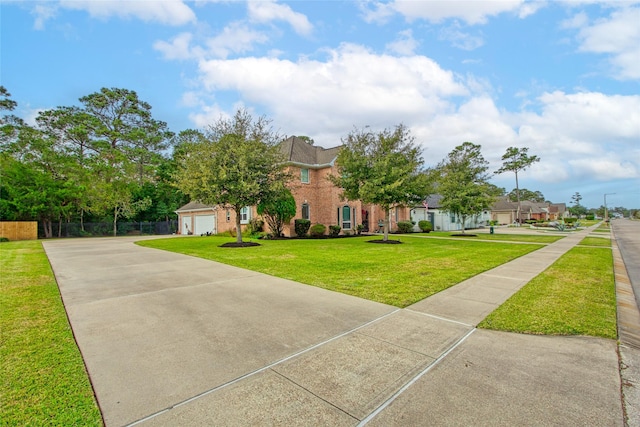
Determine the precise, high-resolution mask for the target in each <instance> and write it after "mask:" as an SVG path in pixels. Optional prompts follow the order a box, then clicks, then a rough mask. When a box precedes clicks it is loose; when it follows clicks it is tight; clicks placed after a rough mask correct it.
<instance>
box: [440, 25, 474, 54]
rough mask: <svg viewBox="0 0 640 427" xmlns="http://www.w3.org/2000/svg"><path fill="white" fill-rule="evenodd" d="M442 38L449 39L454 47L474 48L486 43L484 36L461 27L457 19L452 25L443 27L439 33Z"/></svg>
mask: <svg viewBox="0 0 640 427" xmlns="http://www.w3.org/2000/svg"><path fill="white" fill-rule="evenodd" d="M438 38H439V39H440V40H447V41H449V42H451V45H452V46H453V47H457V48H458V49H462V50H474V49H477V48H479V47H480V46H482V45H483V44H484V39H483V37H482V36H478V35H472V34H470V33H468V32H464V31H462V29H461V26H460V24H459V23H458V21H455V22H454V23H453V24H452V25H449V26H446V27H443V28H442V29H441V30H440V34H439V35H438Z"/></svg>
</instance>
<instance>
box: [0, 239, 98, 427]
mask: <svg viewBox="0 0 640 427" xmlns="http://www.w3.org/2000/svg"><path fill="white" fill-rule="evenodd" d="M0 272H1V274H0V307H2V309H1V310H0V336H1V339H0V342H1V344H0V359H1V360H2V367H1V368H0V372H1V373H2V381H1V385H0V399H1V401H2V405H1V406H0V425H3V426H43V425H51V426H100V425H102V418H101V416H100V411H99V410H98V406H97V404H96V402H95V399H94V396H93V390H92V388H91V384H90V383H89V378H88V376H87V373H86V371H85V367H84V363H83V361H82V357H81V355H80V352H79V350H78V348H77V346H76V343H75V341H74V339H73V335H72V332H71V328H70V327H69V323H68V321H67V317H66V313H65V310H64V307H63V305H62V301H61V299H60V293H59V291H58V287H57V285H56V282H55V279H54V277H53V274H52V272H51V267H50V266H49V261H48V260H47V257H46V255H45V253H44V251H43V249H42V245H41V243H40V242H38V241H28V242H8V243H7V242H5V243H0Z"/></svg>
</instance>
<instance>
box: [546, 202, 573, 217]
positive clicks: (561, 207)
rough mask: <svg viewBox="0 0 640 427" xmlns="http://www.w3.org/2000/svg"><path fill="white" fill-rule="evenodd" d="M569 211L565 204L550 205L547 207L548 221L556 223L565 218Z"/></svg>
mask: <svg viewBox="0 0 640 427" xmlns="http://www.w3.org/2000/svg"><path fill="white" fill-rule="evenodd" d="M568 216H569V211H568V210H567V205H566V204H565V203H551V204H550V205H549V221H557V220H562V219H564V218H567V217H568Z"/></svg>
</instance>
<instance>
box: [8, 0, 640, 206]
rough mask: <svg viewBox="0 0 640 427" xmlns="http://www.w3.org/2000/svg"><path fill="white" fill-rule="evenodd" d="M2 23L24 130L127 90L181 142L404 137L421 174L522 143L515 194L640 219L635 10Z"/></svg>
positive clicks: (338, 9)
mask: <svg viewBox="0 0 640 427" xmlns="http://www.w3.org/2000/svg"><path fill="white" fill-rule="evenodd" d="M0 14H1V16H0V19H1V23H0V24H1V46H0V49H1V51H0V61H1V62H0V84H2V85H4V86H5V87H6V88H7V89H8V90H9V92H10V93H11V94H12V97H13V99H14V100H15V101H17V102H18V104H19V105H18V109H17V110H16V111H15V113H16V114H17V115H19V116H21V117H23V118H25V119H26V120H28V121H32V120H33V119H34V118H35V116H36V115H37V113H38V112H39V111H42V110H46V109H49V108H54V107H56V106H70V105H77V104H78V98H80V97H82V96H84V95H88V94H90V93H93V92H97V91H98V90H100V88H102V87H119V88H126V89H130V90H135V91H136V92H137V93H138V95H139V97H140V98H141V99H142V100H144V101H147V102H149V103H150V104H151V105H152V107H153V113H154V117H155V118H157V119H159V120H163V121H165V122H167V123H168V125H169V127H170V128H171V130H173V131H174V132H179V131H181V130H183V129H187V128H203V127H206V126H207V124H210V123H213V122H214V121H215V120H217V119H218V118H220V117H221V116H227V115H230V114H233V112H234V111H235V110H236V109H237V108H239V107H245V108H248V109H249V110H251V111H252V112H253V113H254V114H255V115H266V116H267V117H269V118H271V119H272V120H273V126H274V128H275V129H276V130H278V131H279V132H280V133H281V134H283V135H307V136H310V137H311V138H313V139H314V140H315V141H316V144H318V145H322V146H325V147H331V146H336V145H338V144H340V141H341V138H343V137H345V136H346V135H347V134H348V133H349V132H350V131H352V130H353V129H354V127H357V128H361V127H364V126H370V127H371V128H372V129H379V130H381V129H384V128H388V127H393V126H395V125H397V124H399V123H404V124H405V125H407V126H408V127H409V128H410V129H411V132H412V135H413V136H414V137H415V138H416V143H417V144H420V145H421V147H422V148H423V153H424V154H423V156H424V159H425V164H426V165H427V166H435V165H436V164H437V163H438V162H440V161H441V160H442V159H444V158H445V157H446V155H447V154H448V153H449V152H450V151H451V150H453V149H454V148H455V146H457V145H459V144H461V143H462V142H465V141H471V142H473V143H475V144H480V145H481V146H482V153H483V155H484V157H485V158H486V159H487V160H488V161H489V162H490V164H491V170H492V171H493V170H496V169H498V168H499V167H500V165H501V160H500V158H501V156H502V154H503V153H504V152H505V150H506V148H507V147H510V146H516V147H529V153H530V154H536V155H538V156H539V157H540V158H541V161H540V162H539V163H537V164H535V165H534V166H532V167H531V168H530V169H528V170H527V171H525V172H523V173H521V174H520V175H519V179H520V187H521V188H527V189H530V190H538V191H541V192H542V193H543V194H544V195H545V197H546V198H547V199H548V200H551V201H553V202H565V203H567V204H570V203H571V196H572V195H573V194H575V193H576V192H579V193H580V194H581V195H582V197H583V199H582V204H583V205H585V206H587V207H598V206H600V205H602V204H603V203H604V194H608V196H607V204H608V206H609V207H613V206H625V207H627V208H640V25H638V22H640V2H630V1H610V2H596V1H570V2H561V1H548V2H547V1H520V0H501V1H473V0H470V1H289V2H285V1H267V0H261V1H248V2H245V1H242V2H241V1H208V0H199V1H180V0H165V1H155V0H148V1H135V0H134V1H115V0H111V1H109V0H107V1H89V0H81V1H68V0H62V1H52V0H50V1H42V2H40V1H32V0H30V1H7V0H2V2H1V3H0ZM492 182H493V183H494V184H496V185H499V186H501V187H505V188H506V189H507V190H511V189H513V188H514V187H515V177H514V176H513V174H502V175H496V176H495V177H494V178H493V179H492ZM611 193H615V194H611Z"/></svg>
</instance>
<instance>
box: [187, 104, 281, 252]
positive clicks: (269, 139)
mask: <svg viewBox="0 0 640 427" xmlns="http://www.w3.org/2000/svg"><path fill="white" fill-rule="evenodd" d="M270 123H271V122H270V121H269V120H267V119H266V118H264V117H260V118H258V119H257V120H254V119H253V118H252V117H251V115H250V114H249V113H248V112H247V111H246V110H238V111H237V112H236V114H235V115H234V116H233V118H230V119H222V118H221V119H220V120H218V122H216V123H215V124H213V125H212V126H210V127H209V128H208V130H207V132H206V137H205V139H204V140H202V141H200V142H194V143H191V144H189V145H188V146H187V147H184V153H183V154H182V155H181V156H180V159H179V161H178V162H179V169H178V173H177V174H176V185H177V186H178V188H180V190H182V191H183V192H184V193H186V194H189V196H191V198H192V200H198V201H200V202H201V203H205V204H209V205H220V206H222V207H223V208H226V209H231V210H233V211H234V212H235V213H236V230H237V231H238V232H237V244H239V245H242V233H241V216H240V213H241V210H242V209H243V208H244V207H246V206H254V205H257V204H258V203H260V202H261V201H262V200H266V198H267V197H268V196H269V195H270V194H273V189H274V188H281V187H282V186H283V184H284V182H286V180H287V179H288V175H287V174H286V173H285V171H284V159H283V157H282V154H281V153H280V151H279V149H278V146H277V144H278V143H279V142H280V139H281V138H280V136H279V135H277V134H276V133H274V132H273V130H272V129H271V126H270Z"/></svg>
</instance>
